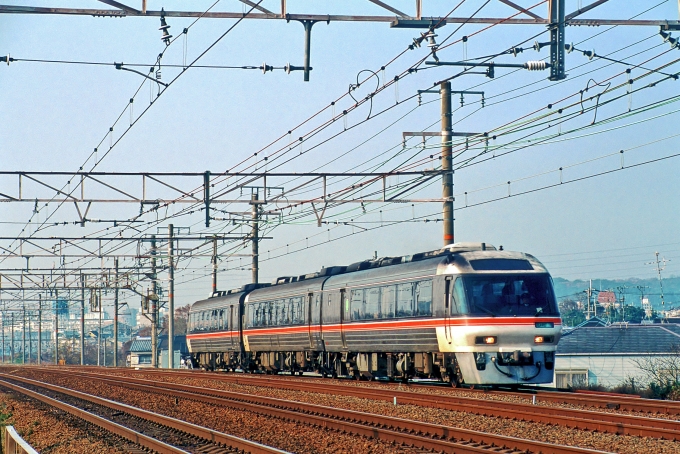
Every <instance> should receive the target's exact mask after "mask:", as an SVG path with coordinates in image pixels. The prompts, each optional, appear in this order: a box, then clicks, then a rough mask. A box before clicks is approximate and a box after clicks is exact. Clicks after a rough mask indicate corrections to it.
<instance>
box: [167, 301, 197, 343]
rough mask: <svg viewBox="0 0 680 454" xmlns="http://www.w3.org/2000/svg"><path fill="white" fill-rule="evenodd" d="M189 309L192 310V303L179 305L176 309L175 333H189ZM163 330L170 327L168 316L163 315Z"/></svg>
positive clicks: (177, 334) (178, 334)
mask: <svg viewBox="0 0 680 454" xmlns="http://www.w3.org/2000/svg"><path fill="white" fill-rule="evenodd" d="M189 310H191V304H187V305H186V306H182V307H178V308H176V309H175V326H174V329H173V331H174V335H175V336H181V335H183V334H186V333H187V322H188V320H189ZM161 326H162V327H163V330H167V329H168V316H167V315H166V316H165V317H163V323H162V324H161Z"/></svg>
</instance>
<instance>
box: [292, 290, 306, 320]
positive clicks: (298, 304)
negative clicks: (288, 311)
mask: <svg viewBox="0 0 680 454" xmlns="http://www.w3.org/2000/svg"><path fill="white" fill-rule="evenodd" d="M303 306H304V305H303V299H302V297H301V296H297V297H295V298H293V323H295V324H296V325H300V324H302V323H304V322H305V317H304V312H303V310H302V308H303Z"/></svg>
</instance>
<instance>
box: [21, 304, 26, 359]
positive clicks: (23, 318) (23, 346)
mask: <svg viewBox="0 0 680 454" xmlns="http://www.w3.org/2000/svg"><path fill="white" fill-rule="evenodd" d="M21 364H26V304H25V303H24V305H23V306H22V311H21Z"/></svg>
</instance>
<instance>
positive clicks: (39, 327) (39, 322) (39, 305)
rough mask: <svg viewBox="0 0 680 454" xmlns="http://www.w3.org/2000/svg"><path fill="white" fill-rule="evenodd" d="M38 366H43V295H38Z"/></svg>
mask: <svg viewBox="0 0 680 454" xmlns="http://www.w3.org/2000/svg"><path fill="white" fill-rule="evenodd" d="M38 364H42V293H39V294H38Z"/></svg>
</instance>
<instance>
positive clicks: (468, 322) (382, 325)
mask: <svg viewBox="0 0 680 454" xmlns="http://www.w3.org/2000/svg"><path fill="white" fill-rule="evenodd" d="M539 321H540V322H553V323H554V324H555V326H556V327H558V326H561V325H562V320H561V319H559V318H540V319H538V318H518V317H494V318H455V319H453V318H451V319H448V320H446V319H443V318H437V319H416V320H394V321H380V322H363V323H362V322H351V323H345V324H343V325H340V324H333V325H323V326H322V327H321V329H320V328H319V325H313V326H312V327H311V328H310V326H309V325H297V326H282V327H271V328H255V329H253V328H251V329H247V330H245V331H244V333H243V334H244V335H246V336H272V335H278V334H296V333H309V332H310V331H311V332H313V333H318V332H320V331H322V330H323V331H326V332H339V331H341V330H342V331H344V332H352V331H355V332H356V331H368V330H392V329H422V328H426V329H427V328H437V327H445V326H452V327H457V326H484V325H493V326H533V325H534V323H536V322H539ZM225 336H227V337H237V336H238V333H237V332H236V331H227V332H225V331H218V332H212V333H200V334H189V335H187V339H189V340H191V339H209V338H213V337H225Z"/></svg>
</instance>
